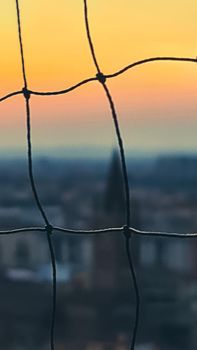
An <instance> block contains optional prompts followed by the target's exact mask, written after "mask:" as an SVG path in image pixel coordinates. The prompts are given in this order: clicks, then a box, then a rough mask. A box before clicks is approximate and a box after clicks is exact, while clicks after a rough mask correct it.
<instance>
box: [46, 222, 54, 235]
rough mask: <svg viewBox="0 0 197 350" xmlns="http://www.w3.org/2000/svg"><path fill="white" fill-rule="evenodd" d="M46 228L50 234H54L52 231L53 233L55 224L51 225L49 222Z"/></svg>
mask: <svg viewBox="0 0 197 350" xmlns="http://www.w3.org/2000/svg"><path fill="white" fill-rule="evenodd" d="M45 230H46V232H47V233H48V234H49V235H52V233H53V226H52V225H50V224H48V225H46V226H45Z"/></svg>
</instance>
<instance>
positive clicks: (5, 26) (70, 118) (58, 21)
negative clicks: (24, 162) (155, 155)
mask: <svg viewBox="0 0 197 350" xmlns="http://www.w3.org/2000/svg"><path fill="white" fill-rule="evenodd" d="M88 3H89V17H90V27H91V32H92V38H93V41H94V43H95V50H96V52H97V57H98V61H99V63H100V66H101V67H102V71H103V72H104V73H112V72H114V71H116V70H118V69H120V68H122V67H123V66H125V65H127V64H128V63H131V62H132V61H135V60H138V59H142V58H145V57H151V56H159V55H163V56H168V55H170V56H173V55H174V56H186V57H196V55H197V21H196V18H197V2H196V0H181V1H180V0H173V1H172V0H166V1H165V2H163V1H160V0H159V1H155V0H154V1H151V0H141V1H136V2H132V1H130V0H122V1H120V0H113V1H110V0H108V1H106V0H99V1H93V0H89V2H88ZM19 4H20V8H21V22H22V32H23V42H24V53H25V60H26V69H27V78H28V84H29V88H30V89H32V90H39V91H42V90H45V91H47V90H49V91H50V90H56V89H57V90H59V89H60V90H61V89H63V88H66V87H68V86H70V85H72V84H74V83H77V82H78V81H80V80H82V79H84V78H87V77H90V76H94V75H95V68H94V65H93V63H92V60H91V56H90V52H89V47H88V43H87V39H86V35H85V26H84V18H83V1H82V0H72V1H66V0H59V1H58V3H57V1H48V0H20V1H19ZM0 23H1V27H0V42H1V60H0V62H1V64H0V96H3V95H5V94H6V93H8V92H10V91H14V90H18V89H21V87H22V85H23V83H22V74H21V62H20V55H19V44H18V37H17V22H16V10H15V1H14V0H2V1H1V2H0ZM109 87H110V88H111V92H112V94H113V96H114V98H115V101H116V105H117V110H118V112H119V114H120V122H121V127H122V131H123V135H124V137H125V142H126V145H127V146H128V147H129V148H134V149H139V148H147V149H157V148H164V149H165V148H169V149H170V148H172V149H181V148H183V149H195V148H197V141H196V136H195V134H196V132H194V131H195V130H197V119H196V116H197V101H196V97H197V93H196V91H197V65H195V64H191V63H169V62H168V63H166V62H164V63H158V62H157V63H150V64H147V65H145V66H141V67H137V68H135V69H134V70H132V71H129V72H127V73H125V74H124V75H122V76H121V77H118V78H115V79H112V80H110V81H109ZM32 119H33V127H34V130H33V138H34V143H35V144H36V145H37V146H38V147H46V149H47V147H48V146H53V147H55V146H67V145H72V144H76V145H85V144H88V145H95V146H98V145H99V144H103V145H108V144H111V143H113V135H114V133H113V131H114V130H113V126H112V123H111V116H110V113H109V108H108V105H107V101H106V99H105V96H104V93H103V91H102V89H101V86H99V84H98V83H95V82H93V83H90V84H89V85H87V86H83V87H81V88H80V89H78V90H76V91H75V92H72V93H70V94H69V95H67V96H59V97H51V98H49V97H44V98H43V97H42V98H41V97H33V98H32ZM0 129H1V131H0V143H1V146H2V147H3V148H6V147H7V148H9V147H13V146H14V147H16V146H20V147H21V146H22V145H24V143H25V115H24V104H23V98H22V97H21V96H20V97H14V98H12V100H10V101H4V102H3V103H1V104H0ZM10 135H11V137H10Z"/></svg>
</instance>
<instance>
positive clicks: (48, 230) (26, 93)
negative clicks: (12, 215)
mask: <svg viewBox="0 0 197 350" xmlns="http://www.w3.org/2000/svg"><path fill="white" fill-rule="evenodd" d="M16 12H17V24H18V38H19V45H20V54H21V64H22V73H23V81H24V88H23V95H24V98H25V105H26V126H27V155H28V170H29V180H30V185H31V189H32V192H33V195H34V199H35V202H36V204H37V207H38V209H39V211H40V213H41V216H42V217H43V220H44V222H45V225H46V226H45V229H46V234H47V242H48V246H49V251H50V258H51V267H52V277H53V278H52V299H53V302H52V315H51V326H50V348H51V350H54V349H55V346H54V330H55V315H56V289H57V287H56V285H57V279H56V261H55V254H54V249H53V244H52V239H51V233H52V230H53V227H52V226H51V225H50V223H49V220H48V218H47V215H46V213H45V211H44V209H43V207H42V205H41V202H40V199H39V196H38V192H37V189H36V185H35V181H34V174H33V162H32V145H31V114H30V103H29V99H30V96H31V95H30V93H29V91H28V88H27V77H26V70H25V59H24V50H23V40H22V31H21V20H20V7H19V1H18V0H16Z"/></svg>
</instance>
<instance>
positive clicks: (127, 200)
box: [83, 0, 140, 350]
mask: <svg viewBox="0 0 197 350" xmlns="http://www.w3.org/2000/svg"><path fill="white" fill-rule="evenodd" d="M83 2H84V17H85V27H86V34H87V39H88V43H89V47H90V51H91V55H92V59H93V61H94V64H95V67H96V69H97V78H98V80H99V81H100V83H101V84H102V86H103V88H104V91H105V93H106V96H107V99H108V102H109V105H110V109H111V113H112V118H113V122H114V127H115V131H116V136H117V140H118V145H119V152H120V158H121V165H122V172H123V180H124V181H123V183H124V190H125V203H126V226H125V230H124V237H125V245H126V253H127V259H128V263H129V268H130V272H131V278H132V281H133V285H134V291H135V298H136V309H135V321H134V329H133V333H132V338H131V343H130V350H134V348H135V343H136V336H137V330H138V323H139V309H140V295H139V288H138V283H137V277H136V273H135V268H134V264H133V261H132V257H131V251H130V245H129V240H130V237H131V235H130V232H129V226H130V196H129V181H128V172H127V166H126V159H125V152H124V145H123V140H122V137H121V132H120V127H119V122H118V116H117V113H116V108H115V104H114V101H113V99H112V95H111V93H110V91H109V88H108V87H107V84H106V83H105V82H106V77H105V76H104V75H103V74H102V73H101V70H100V67H99V64H98V61H97V58H96V54H95V50H94V45H93V42H92V38H91V34H90V27H89V19H88V5H87V0H83Z"/></svg>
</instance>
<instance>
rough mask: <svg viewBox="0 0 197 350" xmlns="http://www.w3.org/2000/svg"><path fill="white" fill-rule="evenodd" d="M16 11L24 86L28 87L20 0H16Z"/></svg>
mask: <svg viewBox="0 0 197 350" xmlns="http://www.w3.org/2000/svg"><path fill="white" fill-rule="evenodd" d="M16 12H17V24H18V38H19V45H20V54H21V64H22V73H23V81H24V87H25V88H27V77H26V70H25V60H24V51H23V41H22V34H21V21H20V7H19V2H18V0H16Z"/></svg>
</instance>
